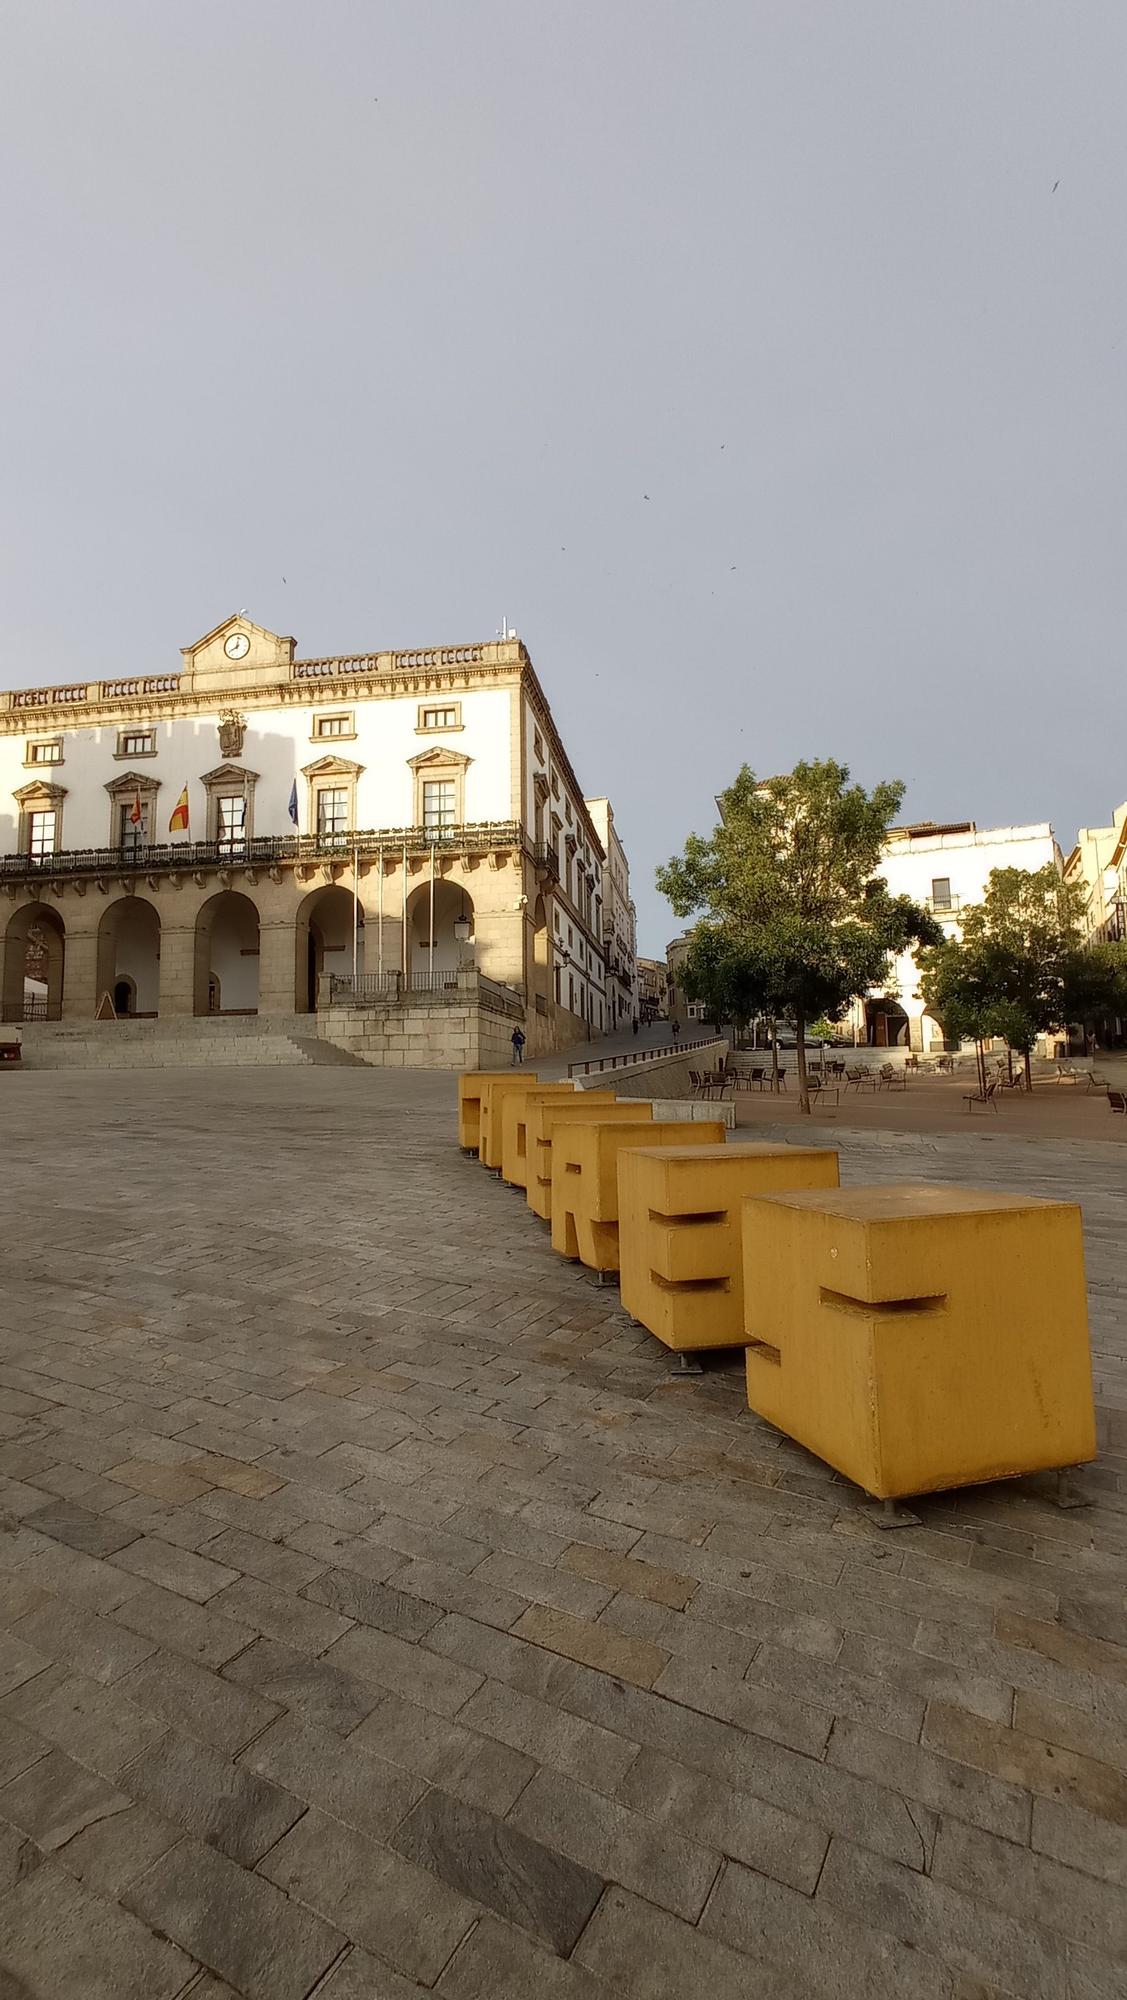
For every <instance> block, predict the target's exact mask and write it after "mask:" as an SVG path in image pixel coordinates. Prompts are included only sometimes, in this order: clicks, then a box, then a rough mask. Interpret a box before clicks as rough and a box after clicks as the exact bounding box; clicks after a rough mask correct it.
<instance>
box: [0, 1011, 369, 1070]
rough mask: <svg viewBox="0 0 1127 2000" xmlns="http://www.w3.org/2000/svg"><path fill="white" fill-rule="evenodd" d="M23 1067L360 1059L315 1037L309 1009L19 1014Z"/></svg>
mask: <svg viewBox="0 0 1127 2000" xmlns="http://www.w3.org/2000/svg"><path fill="white" fill-rule="evenodd" d="M20 1033H21V1038H22V1041H23V1067H24V1068H25V1069H186V1068H192V1067H200V1068H207V1069H211V1068H214V1067H215V1066H216V1065H235V1064H244V1063H255V1064H259V1063H287V1064H298V1063H300V1064H310V1063H334V1064H341V1063H345V1064H348V1065H350V1066H355V1067H357V1068H360V1069H363V1068H364V1067H365V1065H364V1063H363V1062H362V1061H361V1059H360V1058H359V1057H357V1056H353V1055H351V1054H350V1053H349V1051H348V1050H347V1049H342V1048H338V1047H337V1046H336V1045H335V1044H334V1043H332V1042H324V1041H321V1040H320V1038H319V1037H318V1034H317V1030H316V1022H315V1018H314V1017H313V1016H311V1015H309V1014H293V1015H285V1014H274V1015H262V1016H258V1015H240V1014H234V1015H226V1016H225V1015H216V1016H209V1017H207V1018H205V1019H198V1020H197V1019H194V1018H192V1017H190V1016H188V1017H185V1018H183V1019H180V1020H164V1021H52V1022H44V1023H40V1022H26V1023H24V1024H23V1026H22V1027H21V1030H20Z"/></svg>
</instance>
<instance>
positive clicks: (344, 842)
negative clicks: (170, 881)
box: [0, 820, 521, 882]
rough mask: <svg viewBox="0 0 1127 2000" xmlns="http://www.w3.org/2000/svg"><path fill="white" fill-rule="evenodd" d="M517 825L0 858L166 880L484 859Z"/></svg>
mask: <svg viewBox="0 0 1127 2000" xmlns="http://www.w3.org/2000/svg"><path fill="white" fill-rule="evenodd" d="M520 843H521V828H520V824H519V822H518V821H516V820H484V821H479V822H476V823H474V824H472V825H465V826H448V827H444V828H443V829H442V831H441V832H438V833H432V832H431V831H430V830H429V829H427V828H425V827H421V826H403V827H390V828H388V829H386V830H382V831H380V832H374V831H367V832H363V833H326V834H316V833H312V834H282V835H278V836H272V837H270V838H267V839H254V840H249V841H245V840H241V839H239V838H238V837H237V836H236V837H234V838H232V839H227V840H177V841H162V842H159V843H156V842H154V843H153V844H152V845H151V846H145V845H142V844H140V843H137V844H136V845H134V844H133V843H130V845H129V846H128V847H125V848H120V847H71V848H62V849H60V851H59V852H58V853H56V854H44V855H31V854H3V855H0V881H8V882H11V881H18V882H22V881H27V880H29V879H32V878H35V879H40V880H42V879H47V880H49V881H53V880H56V879H59V878H61V877H63V876H70V875H123V874H130V875H164V874H169V873H172V872H174V871H177V872H178V871H180V870H181V869H216V868H275V867H282V866H285V865H289V866H293V864H294V863H297V862H319V861H348V860H350V859H351V857H352V855H353V854H354V853H355V854H357V855H359V858H360V859H361V860H362V861H368V860H371V859H373V858H375V857H378V856H379V855H381V854H391V855H395V854H402V852H403V850H404V848H406V850H407V853H408V854H416V855H417V854H428V853H429V852H430V850H431V848H432V847H433V849H434V850H435V853H436V854H446V855H450V854H490V853H494V852H496V851H497V850H498V849H500V848H506V847H519V846H520Z"/></svg>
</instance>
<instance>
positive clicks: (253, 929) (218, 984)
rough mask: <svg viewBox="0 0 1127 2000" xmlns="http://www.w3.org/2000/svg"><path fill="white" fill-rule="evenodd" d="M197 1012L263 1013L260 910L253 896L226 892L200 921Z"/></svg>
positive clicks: (194, 1000) (209, 903) (194, 994)
mask: <svg viewBox="0 0 1127 2000" xmlns="http://www.w3.org/2000/svg"><path fill="white" fill-rule="evenodd" d="M192 1011H193V1012H194V1013H196V1014H257V1012H258V911H257V910H256V908H255V906H254V904H253V903H252V902H251V899H250V897H249V896H243V895H241V894H240V893H239V891H238V890H237V889H222V890H220V892H219V894H218V895H217V896H209V898H208V900H207V902H206V903H204V904H203V905H202V907H201V909H200V912H199V915H198V916H197V918H196V949H195V978H194V981H193V991H192Z"/></svg>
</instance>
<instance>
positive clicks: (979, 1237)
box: [743, 1184, 1096, 1501]
mask: <svg viewBox="0 0 1127 2000" xmlns="http://www.w3.org/2000/svg"><path fill="white" fill-rule="evenodd" d="M743 1244H744V1288H745V1298H746V1305H747V1336H748V1341H749V1343H750V1344H749V1346H748V1350H747V1399H748V1403H749V1405H750V1406H751V1408H752V1409H753V1410H756V1411H758V1413H759V1415H760V1416H763V1417H767V1418H768V1419H769V1420H770V1422H771V1423H773V1424H777V1425H778V1427H779V1429H780V1430H783V1431H786V1432H787V1434H788V1436H790V1437H792V1438H796V1439H797V1440H798V1442H799V1443H800V1444H803V1445H805V1446H806V1447H807V1449H808V1450H810V1451H812V1452H816V1453H817V1455H818V1457H819V1458H823V1459H825V1460H826V1462H827V1463H828V1464H829V1465H832V1466H836V1468H837V1470H838V1471H839V1472H843V1473H845V1475H846V1476H847V1478H849V1479H852V1480H855V1481H856V1483H857V1485H858V1486H861V1487H863V1488H864V1489H865V1491H866V1492H867V1493H871V1494H873V1495H874V1496H875V1497H876V1498H877V1499H881V1500H886V1501H891V1500H893V1499H896V1498H899V1497H901V1496H904V1495H907V1494H912V1493H933V1492H940V1491H943V1490H944V1489H946V1488H947V1487H952V1486H968V1485H974V1484H977V1483H978V1482H979V1481H981V1480H989V1479H1007V1478H1010V1477H1012V1476H1014V1475H1015V1474H1018V1473H1023V1472H1041V1471H1045V1470H1050V1469H1054V1468H1056V1469H1059V1468H1062V1467H1064V1466H1070V1465H1076V1464H1079V1463H1081V1462H1082V1461H1084V1460H1086V1459H1090V1458H1092V1457H1094V1455H1095V1449H1096V1432H1095V1411H1094V1408H1093V1402H1092V1363H1091V1354H1090V1350H1089V1345H1088V1311H1087V1298H1086V1294H1085V1287H1084V1251H1083V1241H1082V1237H1081V1228H1080V1210H1079V1209H1078V1208H1076V1207H1074V1206H1073V1205H1072V1204H1071V1203H1068V1202H1052V1201H1037V1200H1034V1199H1032V1198H1031V1197H1029V1196H1027V1195H1011V1194H988V1193H983V1192H981V1191H980V1190H979V1189H977V1188H964V1187H938V1186H929V1185H926V1184H912V1185H908V1186H899V1187H897V1186H893V1187H864V1188H843V1189H842V1190H841V1191H840V1192H839V1193H837V1194H828V1193H808V1194H777V1195H770V1196H764V1197H761V1198H758V1199H753V1200H747V1201H745V1202H744V1211H743Z"/></svg>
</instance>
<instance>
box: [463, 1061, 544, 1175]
mask: <svg viewBox="0 0 1127 2000" xmlns="http://www.w3.org/2000/svg"><path fill="white" fill-rule="evenodd" d="M538 1082H539V1078H538V1077H537V1074H536V1071H535V1070H531V1071H529V1070H523V1069H503V1070H494V1072H493V1074H492V1075H491V1076H482V1077H479V1078H478V1094H479V1099H480V1109H479V1112H478V1135H477V1157H478V1159H479V1160H480V1161H481V1164H482V1166H483V1167H499V1166H500V1164H501V1103H502V1100H503V1099H504V1098H505V1097H506V1096H507V1095H508V1093H509V1091H510V1090H519V1091H520V1092H521V1093H522V1094H523V1093H524V1092H525V1091H526V1090H535V1088H536V1085H537V1083H538Z"/></svg>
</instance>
